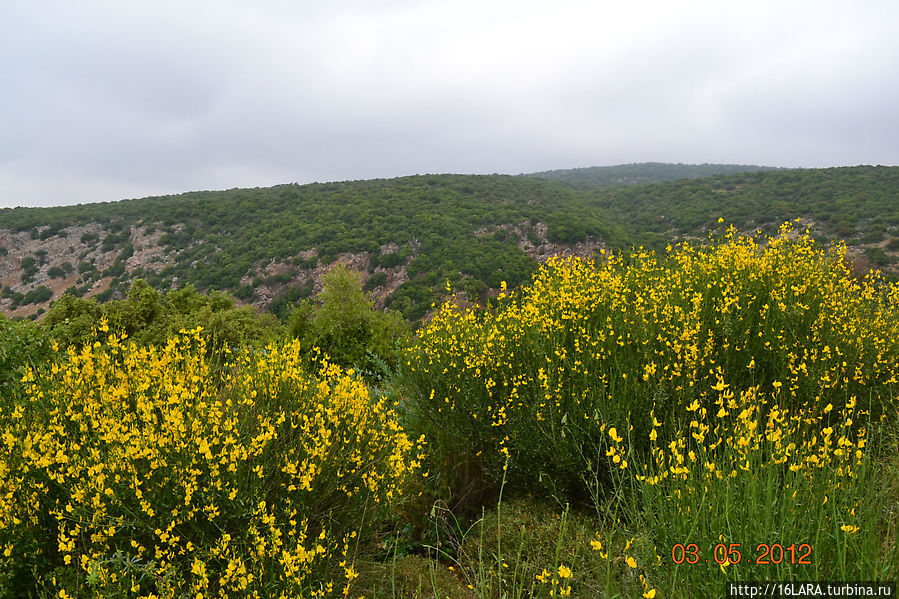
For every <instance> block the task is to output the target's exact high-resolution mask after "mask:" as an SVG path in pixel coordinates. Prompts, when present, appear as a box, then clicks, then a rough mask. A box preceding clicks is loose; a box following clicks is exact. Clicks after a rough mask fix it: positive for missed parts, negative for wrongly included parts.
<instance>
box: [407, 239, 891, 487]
mask: <svg viewBox="0 0 899 599" xmlns="http://www.w3.org/2000/svg"><path fill="white" fill-rule="evenodd" d="M405 365H406V377H405V384H406V389H407V392H408V395H409V397H410V401H412V402H413V403H414V406H415V407H414V411H415V412H416V413H418V414H419V415H420V419H421V422H422V423H423V427H424V432H425V433H426V434H427V435H428V438H429V441H430V442H431V446H432V450H433V453H434V454H435V455H436V457H437V459H440V460H442V464H443V466H442V468H439V469H440V470H442V471H443V472H444V473H445V474H444V475H445V477H446V480H445V481H444V482H445V484H446V486H447V487H448V489H449V492H450V493H452V494H454V495H457V496H459V495H464V494H466V493H470V492H471V491H472V489H479V488H483V487H484V486H485V485H487V486H490V485H492V486H494V487H496V486H497V485H498V484H499V482H500V481H501V480H502V479H503V476H506V477H507V480H508V482H509V484H511V485H515V486H517V487H519V488H522V489H527V490H535V489H543V490H545V491H546V492H549V493H553V494H556V495H560V494H561V495H565V496H567V497H568V498H569V499H572V500H575V501H577V500H583V499H586V500H592V501H595V500H596V499H597V498H598V497H599V496H601V495H602V494H603V492H604V490H609V489H610V487H611V486H612V484H613V482H614V481H615V480H617V479H618V478H619V477H621V476H622V475H627V474H628V473H629V472H631V471H632V470H633V469H634V468H633V466H634V464H632V463H629V460H628V452H637V454H639V455H643V456H645V455H648V454H649V453H650V452H651V451H652V449H653V447H658V446H659V445H660V444H661V443H662V442H663V441H664V442H665V443H667V442H669V441H670V440H672V439H675V438H677V435H681V436H683V434H682V433H683V431H684V430H689V431H690V432H687V433H685V434H687V435H689V434H690V433H691V432H692V433H697V434H706V435H707V436H708V438H709V439H711V438H712V435H710V434H708V432H700V431H697V430H695V429H689V428H687V429H685V428H684V427H689V425H690V423H691V422H694V421H696V422H697V424H698V421H699V419H698V418H697V417H696V414H697V413H699V412H698V411H699V410H702V413H703V414H705V415H711V416H717V415H718V414H719V413H720V412H722V410H723V411H724V412H725V413H727V414H729V415H728V416H727V418H731V419H734V418H736V417H738V415H739V411H738V412H737V414H736V415H734V414H733V411H734V410H736V409H737V408H736V407H734V406H732V405H731V404H732V403H733V402H734V401H737V403H740V401H742V400H741V394H742V393H751V395H752V398H754V399H753V400H752V401H751V402H750V403H752V406H753V407H752V410H754V412H752V415H753V418H757V419H758V420H760V421H761V422H763V423H767V422H769V421H772V418H773V419H774V420H777V417H775V416H772V413H773V412H775V411H779V413H780V414H788V416H789V417H790V418H792V417H794V416H796V415H799V414H802V415H803V416H804V417H806V418H814V423H815V426H818V427H819V429H823V428H826V427H831V428H835V427H837V425H838V424H839V423H840V422H841V421H840V418H842V417H843V416H842V414H843V413H844V412H845V410H846V409H847V404H849V403H850V402H855V401H856V400H855V399H852V398H859V399H858V401H859V402H862V403H863V404H864V406H863V407H864V410H865V411H866V412H870V416H871V417H873V418H875V419H876V418H879V417H881V416H885V415H893V416H895V414H896V406H895V404H894V403H892V398H893V396H894V394H895V392H896V390H897V382H899V380H897V375H899V286H897V285H887V284H884V283H881V282H880V281H878V279H877V278H876V275H871V276H869V277H867V278H865V279H864V280H857V279H856V278H854V277H853V276H852V275H851V273H850V271H849V269H848V266H847V260H846V259H845V249H844V248H841V247H833V248H828V247H824V246H822V245H820V244H818V243H816V242H815V241H814V240H812V239H811V238H810V236H809V235H808V234H807V233H806V234H800V233H798V232H796V231H793V230H792V228H791V227H790V226H789V224H787V225H785V226H784V227H783V228H782V229H781V233H780V235H778V236H777V237H774V238H766V239H762V240H759V239H757V238H755V237H752V236H748V237H747V236H739V235H737V234H736V232H735V231H734V230H733V228H731V229H730V230H729V231H728V232H727V234H726V236H725V237H724V238H723V239H721V240H718V241H714V242H712V243H709V244H708V245H705V246H694V245H692V244H689V243H684V244H682V245H681V246H679V247H677V248H669V249H668V251H667V252H666V253H665V254H664V255H661V256H658V255H656V254H654V253H652V252H648V251H644V250H642V249H638V250H635V251H633V252H632V253H630V254H627V255H604V256H602V259H601V260H599V261H596V262H594V261H591V260H581V259H576V258H560V259H554V260H551V261H550V262H548V263H547V264H546V265H544V266H543V267H542V268H541V269H540V271H539V272H538V273H537V275H536V276H535V277H534V280H533V282H532V283H531V284H530V286H528V287H526V288H524V289H523V290H522V291H521V292H520V293H518V294H513V295H512V296H506V294H501V295H500V297H499V300H498V302H497V303H496V305H494V306H493V307H491V308H488V309H479V308H462V307H459V306H457V305H454V304H452V303H447V304H445V305H443V306H442V307H440V309H439V310H438V311H437V313H436V314H435V316H434V317H433V318H432V319H431V321H430V322H429V323H427V325H426V326H425V327H424V328H423V330H422V331H421V333H420V335H419V338H418V341H417V343H416V345H415V346H414V347H412V348H411V349H410V350H409V351H408V353H407V355H406V357H405ZM734 398H736V400H734ZM755 398H763V399H764V401H755ZM747 401H748V400H747ZM828 406H829V407H828ZM721 418H725V415H724V414H722V415H721ZM702 426H704V427H709V426H714V424H713V423H710V422H708V421H706V422H704V423H703V424H702ZM804 430H806V429H804ZM853 430H854V432H852V431H850V432H847V435H849V436H848V437H846V439H847V441H849V440H851V442H852V444H853V447H856V449H857V444H858V443H859V441H860V439H861V438H862V437H861V436H859V435H860V434H863V433H859V431H857V430H855V428H853ZM718 433H719V438H721V436H722V435H723V436H724V437H726V436H727V435H728V434H730V435H733V434H734V433H733V432H730V433H725V432H723V431H720V430H719V431H718ZM761 433H762V431H761V430H758V431H755V434H757V435H758V434H761ZM850 437H851V439H850ZM820 439H821V437H820V435H819V437H818V441H820ZM834 441H836V439H834ZM787 445H788V443H785V444H784V447H786V446H787ZM850 449H851V448H850V447H848V446H846V447H845V448H844V450H845V451H849V450H850ZM783 450H784V451H786V450H785V449H783ZM790 451H793V450H792V449H791V450H790ZM815 451H817V449H815V448H812V447H804V448H799V449H797V450H796V452H798V453H800V454H802V455H803V456H805V457H804V458H803V459H811V456H812V455H813V454H814V452H815ZM665 459H666V460H667V459H670V456H668V457H666V458H665Z"/></svg>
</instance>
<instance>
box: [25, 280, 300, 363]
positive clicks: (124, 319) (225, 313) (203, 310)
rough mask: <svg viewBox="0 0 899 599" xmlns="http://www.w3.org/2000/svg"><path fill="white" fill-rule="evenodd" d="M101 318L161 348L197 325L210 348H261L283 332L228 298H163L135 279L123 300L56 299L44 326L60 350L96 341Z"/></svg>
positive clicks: (189, 293) (180, 294)
mask: <svg viewBox="0 0 899 599" xmlns="http://www.w3.org/2000/svg"><path fill="white" fill-rule="evenodd" d="M103 316H105V317H106V318H107V319H108V321H109V325H110V327H112V329H113V330H115V331H120V332H122V333H124V334H126V335H127V336H128V337H129V338H131V339H133V340H135V341H136V342H138V343H140V344H143V345H148V344H153V345H164V344H165V343H166V341H167V339H168V338H169V337H170V336H171V335H173V334H175V333H177V332H178V331H180V330H181V329H183V328H189V327H195V326H201V327H203V331H204V333H203V334H204V336H206V337H208V339H209V347H210V350H215V351H218V350H220V349H221V348H222V347H224V346H225V345H228V346H230V347H238V346H240V345H243V344H256V345H260V344H264V343H265V342H267V341H269V340H272V339H275V338H278V337H281V336H283V334H284V332H283V328H282V327H281V325H280V324H279V323H278V322H277V321H276V320H275V319H274V318H273V317H272V316H271V315H264V314H258V313H257V312H256V311H255V310H254V309H252V308H250V307H243V308H237V307H235V305H234V300H233V299H232V298H231V297H230V296H228V295H227V294H224V293H221V292H213V293H210V294H208V295H202V294H200V293H198V292H197V290H196V289H194V288H193V286H190V285H188V286H185V287H183V288H182V289H177V290H170V291H169V292H167V293H165V294H162V293H160V292H159V291H156V290H155V289H153V288H152V287H150V286H149V285H148V284H147V283H146V282H144V281H142V280H140V279H138V280H136V281H135V282H134V283H133V284H132V285H131V289H130V290H129V291H128V295H127V297H126V298H125V299H122V300H113V301H110V302H107V303H105V304H98V303H97V302H96V301H95V300H86V299H83V298H79V297H75V296H74V295H71V294H64V295H63V296H62V297H60V298H59V299H58V300H57V301H56V302H54V303H53V305H52V306H51V307H50V310H49V311H48V312H47V315H46V316H45V317H44V319H43V321H42V322H43V326H44V327H45V328H46V329H47V331H48V332H49V333H50V335H51V336H53V337H54V338H55V339H57V340H58V341H59V342H60V344H61V345H62V347H63V348H65V347H68V346H70V345H76V346H77V345H81V344H84V343H89V342H93V341H95V340H97V339H96V336H95V326H96V323H97V322H98V321H99V319H100V318H101V317H103Z"/></svg>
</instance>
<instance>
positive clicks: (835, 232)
mask: <svg viewBox="0 0 899 599" xmlns="http://www.w3.org/2000/svg"><path fill="white" fill-rule="evenodd" d="M593 205H594V207H595V208H596V210H598V211H600V212H601V213H603V214H608V215H609V216H610V217H612V218H616V219H622V220H626V222H628V224H629V227H630V230H631V231H632V232H633V235H634V238H635V239H637V240H639V241H640V243H647V244H651V245H653V246H654V247H656V248H663V247H664V246H665V244H666V243H667V242H668V241H670V240H672V239H677V238H683V237H688V236H689V237H701V238H704V237H706V235H707V234H708V231H710V230H712V229H714V228H715V227H716V222H715V221H716V220H717V219H718V218H719V217H723V218H724V219H725V220H726V221H727V222H728V223H733V224H734V225H735V226H736V227H737V228H738V229H739V230H741V231H746V232H751V231H754V230H757V229H761V231H762V232H763V233H768V234H773V233H776V231H777V228H778V227H779V226H780V223H782V222H784V221H786V220H791V219H793V218H797V217H801V218H802V219H803V222H807V223H808V224H809V225H810V226H811V227H812V233H813V234H814V235H815V236H816V237H820V238H823V239H842V240H844V241H846V242H847V243H849V244H850V245H858V244H860V243H862V242H863V240H865V241H864V242H865V243H867V242H871V241H872V240H873V241H880V240H881V239H882V238H883V236H884V232H885V231H886V230H887V229H889V230H891V231H893V232H894V233H895V232H897V231H896V227H897V223H899V167H883V166H857V167H845V168H832V169H808V170H788V171H774V172H756V173H741V174H735V175H727V176H725V175H719V176H714V177H709V178H706V179H692V180H682V181H675V182H672V183H665V184H658V185H646V186H636V187H618V188H615V189H607V190H603V191H602V192H600V193H599V194H598V195H597V196H596V198H595V200H594V203H593ZM866 238H867V239H866Z"/></svg>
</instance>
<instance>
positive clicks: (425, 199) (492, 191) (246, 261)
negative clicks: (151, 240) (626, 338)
mask: <svg viewBox="0 0 899 599" xmlns="http://www.w3.org/2000/svg"><path fill="white" fill-rule="evenodd" d="M91 223H102V224H103V225H104V227H105V229H106V230H105V232H104V236H103V237H102V244H101V247H100V248H99V250H101V251H109V252H111V251H118V252H119V254H118V258H117V259H116V262H115V263H114V264H113V265H112V266H111V267H110V269H109V270H108V272H107V274H108V275H110V276H120V275H122V274H123V271H124V269H125V259H126V258H127V256H128V255H130V250H129V248H130V247H131V244H132V243H133V241H132V238H131V231H132V229H135V228H140V227H143V228H144V230H145V231H146V230H149V229H159V230H161V231H162V232H163V235H162V238H161V239H160V242H161V243H162V244H163V245H164V246H165V248H166V249H167V250H168V252H169V255H170V257H171V264H170V265H169V266H167V267H165V268H164V269H160V271H159V272H158V273H154V274H153V275H150V274H149V273H146V272H145V273H144V277H145V278H146V279H147V280H148V281H149V282H151V283H152V285H153V286H154V287H156V288H159V289H162V288H166V287H169V286H170V285H171V282H172V280H174V279H175V278H176V277H177V279H178V281H181V282H184V283H187V282H189V283H191V284H193V285H194V286H195V287H196V288H197V289H199V290H201V291H208V290H213V289H216V290H230V291H232V292H237V291H238V290H239V289H240V288H241V279H242V278H243V277H250V278H252V277H255V276H257V275H258V274H259V273H260V272H262V271H263V270H264V269H265V267H267V266H268V265H269V264H271V263H272V262H273V261H274V262H281V263H284V264H288V265H290V267H291V268H293V269H294V270H293V271H291V273H290V274H291V275H296V274H297V272H298V270H299V269H300V268H310V267H314V266H315V265H316V264H317V263H318V262H319V261H320V262H321V263H322V264H323V265H327V264H329V263H330V262H332V261H334V260H335V259H336V258H337V257H338V256H339V255H341V254H345V253H357V254H361V253H362V252H366V253H367V254H368V257H369V259H370V260H371V263H372V265H378V264H379V265H381V266H382V267H384V268H393V267H400V266H402V265H407V266H408V268H409V269H411V270H413V271H414V275H413V276H411V279H412V280H411V281H409V283H410V285H411V286H412V287H413V289H412V290H410V289H409V288H408V287H407V288H404V289H403V290H400V295H397V296H396V297H395V298H394V300H395V301H394V302H393V303H394V304H395V305H394V308H399V309H401V310H402V311H403V313H404V315H406V316H407V317H408V318H413V319H414V318H419V317H421V315H423V314H424V313H425V312H426V311H427V310H428V308H429V307H430V305H431V303H433V302H434V301H435V300H436V299H438V297H439V294H440V292H441V291H442V285H443V282H444V281H445V280H446V279H447V278H454V277H457V276H459V274H460V273H461V274H462V275H465V276H470V277H474V278H477V279H479V280H481V281H484V282H485V283H487V282H488V279H498V278H501V279H504V280H506V281H507V282H509V283H510V284H513V285H514V284H518V283H520V282H524V281H526V280H527V279H528V278H529V277H530V275H531V273H532V272H533V270H534V268H535V266H536V262H535V261H534V260H533V259H532V258H531V257H529V256H528V255H527V254H526V253H525V252H524V251H523V250H522V249H521V248H520V247H519V246H518V244H517V241H518V239H517V237H515V236H503V239H504V241H502V242H500V241H497V240H495V239H494V238H493V236H492V234H493V233H494V231H495V230H498V228H499V227H501V226H509V225H514V226H520V227H524V228H525V229H528V230H531V231H532V230H533V229H534V226H535V225H536V224H537V223H550V224H549V230H548V232H547V234H548V236H549V237H550V238H552V239H566V240H569V241H571V240H573V241H582V240H584V239H585V238H586V237H587V236H590V237H593V238H596V239H601V240H603V241H605V242H607V243H610V244H613V245H616V246H619V245H623V244H625V243H626V242H627V240H626V238H625V235H624V233H623V229H622V227H621V226H620V225H618V224H617V223H614V222H611V221H609V220H607V219H605V217H603V216H602V215H600V214H597V213H596V211H595V210H593V209H592V208H590V206H589V204H588V198H587V197H586V196H585V195H584V194H582V193H581V192H578V191H576V190H573V189H571V188H570V187H569V186H566V185H564V184H561V183H556V182H552V181H541V180H535V179H528V178H524V177H510V176H503V175H489V176H474V175H427V176H415V177H403V178H398V179H391V180H373V181H353V182H343V183H327V184H312V185H302V186H301V185H279V186H276V187H271V188H267V189H245V190H230V191H222V192H194V193H189V194H182V195H179V196H167V197H158V198H144V199H139V200H126V201H121V202H114V203H105V204H87V205H82V206H65V207H58V208H41V209H37V208H16V209H3V210H0V228H9V229H14V230H23V231H24V230H29V229H31V228H35V227H40V228H41V230H44V228H46V227H51V228H54V227H55V228H62V227H69V226H73V225H76V224H82V225H88V224H91ZM482 229H483V230H487V233H488V235H489V236H490V239H489V240H488V239H486V238H483V237H479V236H478V235H477V234H476V232H478V231H480V230H482ZM100 239H101V237H100V236H99V235H95V234H93V233H84V234H83V235H82V241H83V242H85V243H87V242H90V243H94V244H96V243H97V242H98V241H99V240H100ZM391 245H394V246H396V248H397V249H396V251H393V252H385V253H382V248H385V249H386V248H387V247H388V246H391ZM306 252H314V256H315V257H314V258H310V259H308V260H302V261H301V263H297V262H296V259H297V258H298V257H299V256H300V255H301V254H304V253H306ZM304 255H305V254H304ZM309 261H311V264H309V263H308V262H309ZM373 267H374V266H373ZM81 269H82V272H85V273H86V272H89V271H91V270H93V266H88V265H82V266H81ZM488 284H489V283H488ZM253 291H254V292H255V290H253ZM241 293H243V292H241ZM247 299H250V300H252V299H257V300H258V299H259V298H258V297H254V296H253V295H252V294H250V295H249V297H247Z"/></svg>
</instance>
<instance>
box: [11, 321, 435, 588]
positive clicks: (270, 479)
mask: <svg viewBox="0 0 899 599" xmlns="http://www.w3.org/2000/svg"><path fill="white" fill-rule="evenodd" d="M107 331H108V327H107V326H106V324H105V321H104V323H103V325H102V326H101V328H100V331H99V332H101V333H106V332H107ZM207 356H208V351H207V348H206V344H205V341H204V337H203V335H201V329H200V328H196V329H194V330H192V331H182V332H181V333H180V334H179V335H177V336H175V337H172V338H170V339H169V340H168V341H167V343H166V344H165V346H164V347H161V348H156V347H141V346H139V345H136V344H134V343H131V342H127V343H123V342H122V340H121V338H120V337H117V336H115V335H110V336H109V337H108V339H106V340H105V341H104V342H103V343H99V342H98V343H96V344H94V345H93V346H90V345H88V346H84V347H83V348H81V349H76V348H75V347H70V348H69V350H68V352H67V355H66V356H65V357H64V359H62V360H61V361H60V364H59V366H58V367H54V368H53V369H52V371H48V372H34V371H31V372H30V373H29V374H28V376H27V377H26V383H27V386H26V389H25V393H24V394H23V395H22V396H21V397H20V398H13V397H9V396H6V395H4V396H3V400H2V406H0V430H2V431H3V433H2V450H0V472H2V473H3V476H0V549H2V551H0V595H2V596H9V597H12V596H16V597H21V596H27V595H32V594H46V595H51V594H52V595H53V596H54V597H55V596H58V597H65V596H70V597H71V596H76V597H77V596H97V595H99V596H103V597H131V596H134V594H135V593H137V594H139V595H141V596H150V595H149V594H152V595H154V596H159V597H180V596H185V594H188V593H189V594H190V595H191V596H199V594H200V593H202V594H203V596H211V595H221V596H226V595H231V596H241V597H250V596H253V597H275V596H278V597H295V596H308V597H325V596H338V595H342V594H346V592H347V591H349V589H350V587H351V586H352V584H353V581H354V579H355V578H356V576H357V575H358V572H357V570H356V569H355V556H356V554H357V552H359V551H364V550H365V548H366V547H368V546H369V545H370V544H371V542H372V534H373V532H374V531H376V530H377V524H378V522H379V521H380V520H381V519H382V518H383V517H384V516H385V514H386V513H387V512H388V510H389V509H390V508H391V506H392V505H393V504H394V503H395V502H396V501H398V500H399V498H400V496H401V495H402V493H403V491H404V488H405V487H406V485H407V483H408V481H409V480H410V476H412V475H414V474H416V472H417V464H418V463H419V460H420V459H421V457H420V455H419V451H420V447H417V445H416V443H413V442H412V441H411V440H410V439H409V438H408V437H407V436H406V434H405V433H404V432H403V430H402V429H401V428H400V426H399V424H398V422H397V418H396V415H395V414H394V412H393V411H392V407H391V406H390V405H389V404H388V403H387V402H386V400H384V399H383V398H380V399H379V398H373V397H370V396H369V394H368V391H367V390H366V388H365V386H364V385H362V384H361V383H360V382H359V381H357V380H355V379H353V378H351V377H349V376H347V375H346V374H345V373H344V372H343V371H341V369H340V368H338V367H336V366H331V365H328V364H326V363H324V364H321V367H320V369H319V370H318V372H317V373H315V374H311V373H309V372H308V371H305V370H304V369H303V367H302V366H301V362H302V359H301V352H300V348H299V344H298V342H296V341H294V342H289V343H283V344H272V345H268V346H266V347H265V348H264V350H263V351H261V352H241V353H238V354H233V355H231V356H230V357H228V358H227V359H226V360H225V364H224V369H219V370H217V369H215V368H214V363H213V362H212V361H210V360H209V359H208V358H207Z"/></svg>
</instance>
